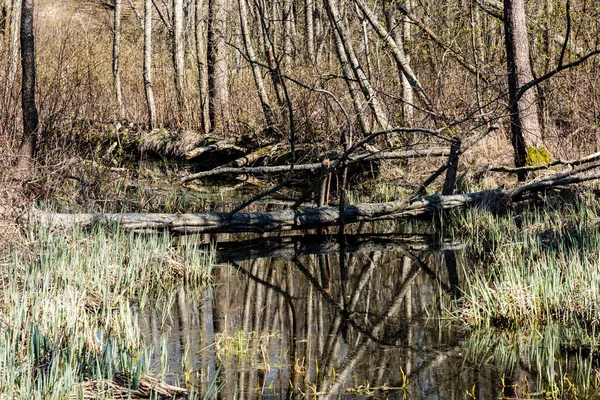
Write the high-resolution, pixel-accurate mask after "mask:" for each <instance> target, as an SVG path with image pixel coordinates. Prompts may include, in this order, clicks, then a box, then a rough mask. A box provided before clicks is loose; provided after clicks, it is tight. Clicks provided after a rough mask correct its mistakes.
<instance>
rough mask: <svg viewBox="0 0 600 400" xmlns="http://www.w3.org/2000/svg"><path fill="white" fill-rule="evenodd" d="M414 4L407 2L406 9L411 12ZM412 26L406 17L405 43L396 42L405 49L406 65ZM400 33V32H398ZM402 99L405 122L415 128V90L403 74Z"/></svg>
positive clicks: (408, 57) (403, 28) (403, 26)
mask: <svg viewBox="0 0 600 400" xmlns="http://www.w3.org/2000/svg"><path fill="white" fill-rule="evenodd" d="M412 2H413V0H407V1H406V7H407V8H408V9H409V10H411V9H412ZM411 26H412V23H411V22H410V19H409V18H408V16H406V15H405V16H404V17H403V18H402V33H403V35H404V37H403V38H402V39H403V41H400V42H396V43H398V45H399V46H402V47H403V48H405V51H404V57H405V59H406V64H407V65H410V61H411V60H410V48H411V40H412V33H411ZM398 33H400V32H398ZM399 69H400V70H401V69H402V68H401V66H399ZM402 99H403V100H404V104H403V105H402V114H403V117H404V122H405V123H406V124H407V125H408V126H413V124H414V109H415V108H414V106H413V104H414V102H415V100H414V97H413V88H412V86H411V84H410V81H409V80H408V78H407V76H406V75H405V74H402Z"/></svg>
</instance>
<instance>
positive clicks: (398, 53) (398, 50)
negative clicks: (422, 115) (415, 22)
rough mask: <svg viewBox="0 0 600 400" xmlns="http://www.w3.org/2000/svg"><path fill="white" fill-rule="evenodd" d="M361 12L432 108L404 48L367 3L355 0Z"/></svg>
mask: <svg viewBox="0 0 600 400" xmlns="http://www.w3.org/2000/svg"><path fill="white" fill-rule="evenodd" d="M354 1H355V2H356V4H357V5H358V7H359V8H360V10H361V11H362V12H363V13H364V14H365V16H366V17H367V19H368V20H369V23H370V24H371V26H373V29H374V30H375V32H377V34H378V35H379V38H380V39H381V40H382V41H384V42H385V43H386V44H387V46H388V47H389V48H390V50H391V52H392V55H393V56H394V59H395V60H396V63H397V65H398V66H399V68H400V69H401V70H402V74H403V75H404V76H405V77H406V79H407V80H408V82H409V83H410V86H411V87H412V88H413V89H414V90H415V91H416V92H417V95H418V96H419V97H420V99H421V101H422V102H423V103H424V104H425V105H426V106H428V107H430V106H431V100H429V98H428V97H427V95H426V94H425V90H424V89H423V87H422V86H421V83H420V82H419V81H418V80H417V77H416V75H415V73H414V72H413V70H412V68H411V67H410V65H409V64H408V61H407V59H406V54H405V53H404V49H403V48H402V46H400V45H398V43H396V41H395V40H394V39H393V37H392V36H391V35H390V33H389V32H388V30H387V29H386V28H385V27H384V26H383V25H382V24H381V23H380V22H379V19H378V18H377V15H376V14H375V13H374V12H373V10H371V8H369V7H368V5H367V3H366V2H365V1H364V0H354Z"/></svg>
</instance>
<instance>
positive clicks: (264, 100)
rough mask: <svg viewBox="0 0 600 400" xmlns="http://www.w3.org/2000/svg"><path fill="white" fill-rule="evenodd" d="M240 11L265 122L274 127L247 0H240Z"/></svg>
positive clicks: (245, 45)
mask: <svg viewBox="0 0 600 400" xmlns="http://www.w3.org/2000/svg"><path fill="white" fill-rule="evenodd" d="M238 5H239V12H240V25H241V27H242V37H243V39H244V47H245V50H246V56H247V57H248V61H249V62H250V67H251V68H252V74H253V76H254V83H255V84H256V90H257V92H258V98H259V99H260V104H261V106H262V109H263V114H264V116H265V122H266V124H267V128H271V129H272V128H273V125H274V124H275V118H274V116H273V109H272V107H271V104H270V101H269V96H268V94H267V90H266V89H265V84H264V82H263V79H262V74H261V69H260V66H259V65H258V63H257V59H256V54H255V52H254V46H253V45H252V39H251V37H250V27H249V26H248V10H247V7H246V0H238Z"/></svg>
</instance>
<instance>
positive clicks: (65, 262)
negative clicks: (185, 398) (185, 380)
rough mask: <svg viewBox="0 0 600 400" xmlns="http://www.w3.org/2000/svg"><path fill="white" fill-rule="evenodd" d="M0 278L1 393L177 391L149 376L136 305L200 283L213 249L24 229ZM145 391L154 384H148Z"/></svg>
mask: <svg viewBox="0 0 600 400" xmlns="http://www.w3.org/2000/svg"><path fill="white" fill-rule="evenodd" d="M26 236H27V240H26V241H25V242H24V243H23V244H22V246H19V247H16V246H10V247H9V249H8V251H7V252H5V253H4V256H3V258H2V271H3V273H2V276H1V277H0V323H1V324H0V393H2V396H3V397H4V396H6V398H24V399H25V398H27V399H30V398H44V399H55V398H56V399H58V398H65V397H71V398H92V397H94V396H96V397H100V398H111V396H113V395H115V396H118V395H122V393H123V391H125V392H127V391H129V390H131V393H130V395H131V397H132V398H135V397H136V396H137V397H138V398H143V397H144V396H146V397H147V398H149V397H150V396H155V397H161V396H165V395H167V396H169V397H170V398H171V397H172V396H174V395H181V394H182V393H183V391H178V390H176V388H174V387H169V386H168V385H162V384H158V383H157V382H155V381H154V380H153V378H150V377H149V376H148V375H149V374H152V373H154V372H155V371H151V370H150V367H149V360H148V356H147V351H146V350H147V349H146V348H145V345H144V343H142V341H141V338H142V335H141V333H140V330H139V327H138V317H139V313H137V312H136V311H135V308H145V307H151V304H150V300H151V299H152V300H153V302H152V303H153V304H160V303H164V302H159V301H155V300H156V299H160V298H165V297H170V296H171V297H172V293H174V292H175V290H176V288H177V287H178V286H180V285H181V282H182V280H183V281H185V282H186V283H187V284H188V285H190V286H192V287H194V286H200V285H203V284H205V282H206V281H207V279H208V276H210V266H211V264H212V263H213V259H214V258H213V255H212V254H210V253H201V252H199V251H195V246H193V245H192V246H185V248H175V247H173V246H172V244H171V240H172V239H171V237H170V236H169V235H167V234H162V233H156V234H153V235H145V236H139V235H135V234H128V233H124V232H121V231H119V230H118V229H115V230H100V229H99V230H92V231H90V232H82V231H78V230H75V231H72V232H69V233H57V232H48V231H44V230H36V229H35V228H32V231H31V232H28V233H27V235H26ZM150 387H155V389H153V390H150V389H149V388H150Z"/></svg>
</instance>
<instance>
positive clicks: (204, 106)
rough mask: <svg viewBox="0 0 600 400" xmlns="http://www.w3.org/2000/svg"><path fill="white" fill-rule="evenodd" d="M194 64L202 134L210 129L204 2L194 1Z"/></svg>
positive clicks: (202, 0)
mask: <svg viewBox="0 0 600 400" xmlns="http://www.w3.org/2000/svg"><path fill="white" fill-rule="evenodd" d="M195 6H196V9H195V12H196V15H195V26H194V33H195V35H196V63H197V68H198V91H199V97H200V125H201V128H202V130H203V131H204V132H208V130H209V129H210V125H209V120H208V96H207V94H208V83H207V76H206V24H205V22H204V17H205V16H204V0H195Z"/></svg>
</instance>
